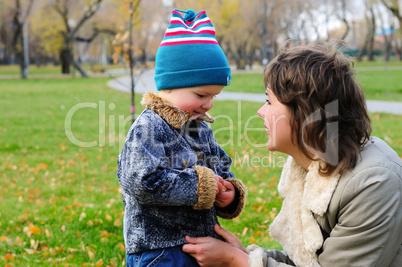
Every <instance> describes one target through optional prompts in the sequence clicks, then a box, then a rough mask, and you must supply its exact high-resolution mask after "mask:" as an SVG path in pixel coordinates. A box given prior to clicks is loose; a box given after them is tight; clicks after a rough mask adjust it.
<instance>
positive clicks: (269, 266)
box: [247, 245, 296, 267]
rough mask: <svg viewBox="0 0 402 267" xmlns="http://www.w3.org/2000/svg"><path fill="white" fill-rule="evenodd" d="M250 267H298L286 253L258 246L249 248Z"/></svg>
mask: <svg viewBox="0 0 402 267" xmlns="http://www.w3.org/2000/svg"><path fill="white" fill-rule="evenodd" d="M247 250H248V251H249V254H248V256H249V260H248V263H249V265H250V267H286V266H296V265H295V264H294V263H293V261H292V260H291V259H290V258H289V257H288V255H287V254H286V252H284V251H278V250H266V249H264V248H261V247H259V246H256V245H250V246H248V247H247Z"/></svg>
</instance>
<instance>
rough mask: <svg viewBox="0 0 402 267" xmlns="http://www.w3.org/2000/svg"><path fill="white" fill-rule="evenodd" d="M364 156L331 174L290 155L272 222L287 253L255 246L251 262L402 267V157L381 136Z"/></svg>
mask: <svg viewBox="0 0 402 267" xmlns="http://www.w3.org/2000/svg"><path fill="white" fill-rule="evenodd" d="M360 156H361V157H360V159H359V160H358V162H357V164H356V166H355V168H354V169H352V170H350V171H347V172H344V173H343V174H342V175H339V174H333V175H332V176H331V177H323V176H320V175H319V173H318V164H319V163H318V162H314V163H313V164H311V166H310V167H309V170H308V171H306V170H304V169H303V168H302V167H301V166H300V165H298V164H297V162H296V161H295V160H294V159H293V158H291V157H289V158H288V160H287V162H286V164H285V166H284V168H283V171H282V176H281V179H280V182H279V185H278V190H279V192H280V194H281V195H282V196H283V197H284V201H283V204H282V208H281V211H280V213H279V214H278V216H277V217H276V218H275V220H274V222H273V223H272V224H271V226H270V234H271V236H272V237H274V238H275V239H277V240H278V242H279V243H280V244H281V245H282V247H283V248H284V251H283V252H280V251H276V250H265V249H263V248H261V247H258V246H255V245H252V246H249V247H248V249H249V251H250V254H249V258H250V260H249V263H250V266H252V267H257V266H258V267H263V266H269V267H272V266H295V265H296V266H337V267H338V266H362V267H363V266H364V267H369V266H378V267H386V266H399V267H400V266H402V246H401V243H402V196H401V194H402V160H401V158H400V157H399V156H398V155H397V154H396V153H395V151H393V150H392V149H391V148H390V147H389V146H388V145H387V144H386V143H385V142H384V141H382V140H381V139H379V138H376V137H372V138H371V140H370V141H369V142H368V144H367V145H366V146H365V147H364V149H363V151H362V152H361V154H360ZM285 251H286V252H285Z"/></svg>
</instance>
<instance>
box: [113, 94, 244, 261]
mask: <svg viewBox="0 0 402 267" xmlns="http://www.w3.org/2000/svg"><path fill="white" fill-rule="evenodd" d="M142 104H143V105H144V106H145V107H146V109H145V110H144V111H143V112H142V113H141V114H140V115H139V116H138V118H137V119H136V121H135V123H134V124H133V125H132V126H131V128H130V130H129V133H128V135H127V139H126V142H125V145H124V147H123V150H122V152H121V154H120V155H119V158H118V170H117V176H118V179H119V182H120V185H121V189H122V196H123V204H124V208H125V213H124V225H123V228H124V230H123V231H124V240H125V246H126V253H127V254H132V253H138V252H141V251H145V250H150V249H159V248H166V247H173V246H178V245H182V244H185V243H187V242H186V241H185V236H186V235H190V236H194V237H198V236H212V237H215V238H219V236H218V235H217V234H216V233H215V231H214V228H213V226H214V224H215V223H217V222H218V221H217V217H216V215H219V216H221V217H223V218H226V219H230V218H234V217H236V216H238V215H239V214H240V212H241V210H242V209H243V206H244V202H245V195H246V190H245V187H244V185H243V184H242V182H241V181H240V180H237V179H235V178H234V174H233V173H232V172H230V165H231V159H230V157H229V156H228V155H227V154H226V153H225V152H224V151H223V149H222V148H221V147H220V146H219V145H218V144H217V142H216V140H215V138H214V137H213V133H212V129H211V128H210V127H209V126H208V125H207V124H206V123H205V122H204V121H195V120H189V118H190V114H188V113H187V112H183V111H181V110H179V109H177V108H176V107H174V106H173V105H171V104H170V103H169V102H167V101H165V100H163V99H162V98H160V97H159V96H157V95H156V94H153V93H148V94H146V95H145V96H144V98H143V100H142ZM204 119H205V120H207V121H210V122H212V121H213V118H212V117H210V116H209V115H208V114H207V115H206V117H205V118H204ZM215 174H217V175H220V176H221V177H222V178H223V179H226V180H227V181H229V182H231V183H232V184H233V185H234V186H235V189H236V198H235V200H234V201H233V203H232V204H231V205H229V206H228V207H226V208H225V209H219V208H217V207H215V206H214V205H213V203H214V201H215V192H216V181H215V179H214V175H215Z"/></svg>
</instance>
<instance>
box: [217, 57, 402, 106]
mask: <svg viewBox="0 0 402 267" xmlns="http://www.w3.org/2000/svg"><path fill="white" fill-rule="evenodd" d="M394 65H395V66H399V67H400V68H401V69H399V70H393V69H390V70H385V69H375V70H370V69H367V68H365V69H360V70H359V69H357V76H356V78H357V80H358V81H359V82H360V84H361V85H362V87H363V89H364V91H365V93H366V98H367V99H372V100H387V101H402V63H399V65H397V64H396V63H394ZM366 66H370V67H376V65H374V63H373V64H372V65H368V64H366ZM378 66H381V65H378ZM225 90H226V91H232V92H248V93H257V94H264V93H265V89H264V82H263V74H262V72H261V73H248V74H247V73H245V74H233V79H232V82H231V84H230V85H229V86H228V87H227V88H225Z"/></svg>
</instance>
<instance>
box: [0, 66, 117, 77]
mask: <svg viewBox="0 0 402 267" xmlns="http://www.w3.org/2000/svg"><path fill="white" fill-rule="evenodd" d="M83 67H84V69H85V70H86V71H90V70H91V66H90V65H88V64H85V65H84V66H83ZM94 67H95V68H96V67H101V65H99V64H95V65H94ZM107 68H108V69H115V68H124V66H123V65H120V64H119V65H117V64H116V65H108V67H107ZM72 71H73V68H72V67H71V72H72ZM20 72H21V71H20V67H19V65H0V75H20ZM30 74H35V75H36V74H51V75H54V74H61V66H60V65H58V66H56V65H52V64H47V65H43V66H39V67H38V66H36V65H30V66H29V74H28V76H29V75H30ZM76 74H77V75H79V73H78V71H76Z"/></svg>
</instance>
